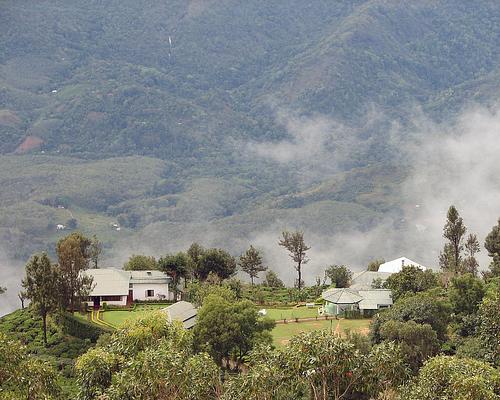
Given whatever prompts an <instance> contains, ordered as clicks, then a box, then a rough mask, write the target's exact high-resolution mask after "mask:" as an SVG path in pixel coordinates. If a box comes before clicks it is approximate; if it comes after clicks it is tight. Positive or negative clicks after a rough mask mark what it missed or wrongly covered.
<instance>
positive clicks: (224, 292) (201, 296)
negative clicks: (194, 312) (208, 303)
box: [185, 281, 237, 307]
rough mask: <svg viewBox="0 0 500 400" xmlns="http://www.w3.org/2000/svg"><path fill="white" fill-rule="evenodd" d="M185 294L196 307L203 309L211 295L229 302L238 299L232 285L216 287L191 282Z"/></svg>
mask: <svg viewBox="0 0 500 400" xmlns="http://www.w3.org/2000/svg"><path fill="white" fill-rule="evenodd" d="M185 293H186V297H187V299H188V300H189V301H190V302H191V303H193V304H194V305H195V306H196V307H201V305H202V304H203V302H204V301H205V299H206V298H207V297H208V296H209V295H216V296H218V297H222V298H223V299H226V300H227V301H234V300H236V298H237V296H236V293H235V292H234V291H233V289H232V288H231V286H230V285H225V284H224V285H219V284H215V285H214V284H210V283H208V282H197V281H194V282H190V283H188V285H187V288H186V291H185Z"/></svg>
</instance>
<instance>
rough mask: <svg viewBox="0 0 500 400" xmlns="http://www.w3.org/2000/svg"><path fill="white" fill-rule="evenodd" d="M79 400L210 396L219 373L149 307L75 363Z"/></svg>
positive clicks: (218, 384)
mask: <svg viewBox="0 0 500 400" xmlns="http://www.w3.org/2000/svg"><path fill="white" fill-rule="evenodd" d="M75 373H76V381H77V384H78V386H79V392H80V393H79V397H78V398H79V399H80V400H96V399H98V398H99V399H100V398H105V399H109V400H124V399H141V400H167V399H168V400H184V399H186V400H195V399H216V398H218V396H219V393H220V391H221V382H220V371H219V368H218V367H217V365H215V363H214V361H213V360H212V359H211V358H210V356H209V355H208V354H206V353H200V354H194V353H193V346H192V335H191V332H189V331H187V330H185V329H184V328H183V327H182V324H180V323H178V322H173V323H169V322H168V321H167V318H166V315H165V313H163V312H161V311H154V312H151V313H147V314H145V315H143V316H142V317H140V318H138V319H137V320H134V321H133V322H131V323H130V324H127V326H126V327H124V328H122V329H120V330H118V331H116V332H114V333H113V335H112V337H111V339H110V340H109V341H108V342H107V343H106V344H105V345H99V344H97V346H96V347H95V348H93V349H90V350H89V351H88V352H87V353H86V354H84V355H82V356H80V357H79V358H78V360H77V361H76V363H75Z"/></svg>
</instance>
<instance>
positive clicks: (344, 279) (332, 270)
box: [325, 265, 352, 288]
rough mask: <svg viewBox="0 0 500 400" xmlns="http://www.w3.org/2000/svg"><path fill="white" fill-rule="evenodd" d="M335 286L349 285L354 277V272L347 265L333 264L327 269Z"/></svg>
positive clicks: (327, 273)
mask: <svg viewBox="0 0 500 400" xmlns="http://www.w3.org/2000/svg"><path fill="white" fill-rule="evenodd" d="M325 274H326V276H328V278H329V279H330V282H331V284H332V286H333V287H336V288H346V287H349V285H350V283H351V278H352V272H351V271H350V270H349V268H347V267H346V266H345V265H331V266H329V267H328V268H327V269H326V271H325Z"/></svg>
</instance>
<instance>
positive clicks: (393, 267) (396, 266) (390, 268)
mask: <svg viewBox="0 0 500 400" xmlns="http://www.w3.org/2000/svg"><path fill="white" fill-rule="evenodd" d="M409 265H414V266H415V267H419V268H420V269H422V270H423V271H425V270H426V269H427V267H424V266H423V265H420V264H419V263H416V262H415V261H412V260H410V259H409V258H406V257H399V258H396V259H395V260H392V261H387V262H385V263H383V264H380V267H379V268H378V272H391V273H393V274H394V273H397V272H400V271H401V270H402V269H403V267H405V266H409Z"/></svg>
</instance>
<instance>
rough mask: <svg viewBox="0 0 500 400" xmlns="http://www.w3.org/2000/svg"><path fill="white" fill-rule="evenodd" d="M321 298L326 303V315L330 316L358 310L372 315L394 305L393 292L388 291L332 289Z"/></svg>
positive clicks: (326, 291)
mask: <svg viewBox="0 0 500 400" xmlns="http://www.w3.org/2000/svg"><path fill="white" fill-rule="evenodd" d="M321 297H322V298H323V300H324V301H325V305H324V310H325V313H326V314H330V315H339V314H342V313H344V312H345V311H358V310H359V311H361V312H362V313H363V314H372V313H373V312H376V311H377V310H381V309H384V308H388V307H391V306H392V304H393V303H392V292H391V291H390V290H388V289H369V290H353V289H352V288H330V289H327V290H325V291H324V292H323V293H322V295H321Z"/></svg>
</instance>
